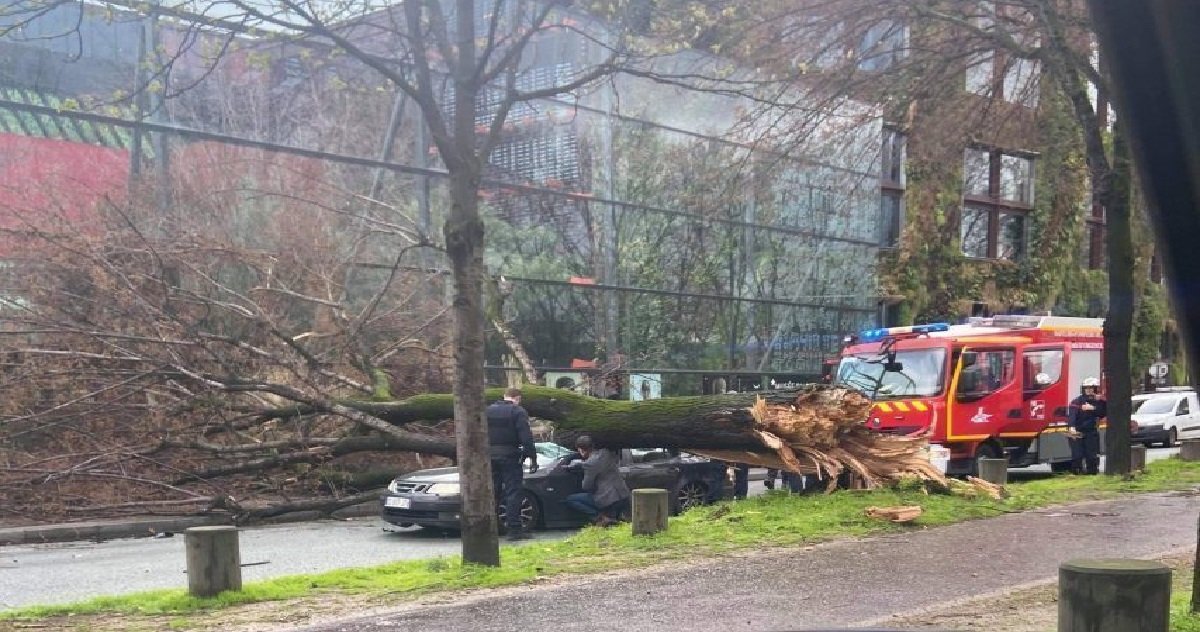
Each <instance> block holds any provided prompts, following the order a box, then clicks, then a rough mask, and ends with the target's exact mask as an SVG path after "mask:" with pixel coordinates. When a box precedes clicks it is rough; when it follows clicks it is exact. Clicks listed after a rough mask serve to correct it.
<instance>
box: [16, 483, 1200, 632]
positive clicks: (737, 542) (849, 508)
mask: <svg viewBox="0 0 1200 632" xmlns="http://www.w3.org/2000/svg"><path fill="white" fill-rule="evenodd" d="M1197 484H1200V464H1197V463H1184V462H1181V461H1179V460H1177V459H1170V460H1163V461H1157V462H1155V463H1153V464H1152V465H1151V467H1150V469H1149V471H1148V472H1147V473H1145V474H1144V475H1142V476H1139V477H1138V478H1137V479H1136V480H1133V481H1121V480H1118V479H1114V478H1110V477H1106V476H1095V477H1083V476H1061V477H1054V478H1047V479H1043V480H1036V481H1030V482H1018V483H1013V484H1012V485H1010V486H1009V491H1010V493H1011V497H1010V498H1008V499H1007V500H1005V501H1003V502H996V501H992V500H990V499H980V498H965V497H962V496H948V495H926V494H924V493H923V492H922V491H921V490H919V489H904V488H901V489H892V490H879V491H870V492H837V493H834V494H828V495H811V496H794V495H790V494H786V493H782V492H771V493H768V494H766V495H764V496H760V497H757V498H752V499H749V500H745V501H740V502H735V503H720V504H717V505H714V506H711V507H703V508H700V509H696V510H693V511H690V512H688V513H687V514H685V515H683V516H680V517H677V518H673V519H671V524H670V528H669V529H668V530H667V531H666V532H665V533H661V534H658V535H655V536H650V537H637V538H635V537H633V536H632V535H631V534H630V532H629V529H628V528H615V529H594V528H589V529H584V530H583V531H581V532H580V533H578V534H576V535H573V536H571V537H570V538H567V539H565V540H559V541H555V542H547V543H540V542H535V543H532V544H528V545H523V546H519V547H503V548H502V551H501V561H502V565H501V566H500V567H499V568H488V567H478V566H472V565H463V564H462V563H461V561H460V560H459V559H458V558H437V559H430V560H408V561H403V562H395V563H391V564H385V565H382V566H375V567H370V568H355V569H345V570H336V571H330V572H326V573H319V574H312V575H293V576H289V577H280V578H276V579H270V580H265V581H261V582H254V583H250V584H247V585H245V586H244V587H243V590H241V591H239V592H226V593H222V594H220V595H218V596H216V597H213V598H208V599H199V598H195V597H190V596H188V595H187V592H186V591H185V590H183V589H178V590H155V591H149V592H142V593H136V594H130V595H122V596H119V597H101V598H96V599H90V600H88V601H83V602H80V603H75V604H68V605H62V606H35V607H29V608H22V609H19V610H14V611H10V612H6V613H0V620H4V619H9V620H12V619H41V618H46V617H52V616H63V615H85V614H100V613H120V614H159V615H179V614H187V613H193V612H199V611H205V610H217V609H222V608H228V607H230V606H235V605H238V604H246V603H253V602H263V601H277V600H287V599H297V598H304V597H319V596H321V595H326V594H330V593H337V592H342V593H352V594H373V595H379V596H381V597H384V596H388V595H393V596H397V595H399V596H415V595H421V594H426V593H430V592H439V591H447V590H458V589H468V588H489V587H497V586H511V585H515V584H523V583H529V582H532V581H535V580H537V579H539V578H545V577H552V576H556V575H563V574H586V573H595V572H600V571H604V570H609V569H615V568H639V567H645V566H649V565H652V564H656V563H659V562H663V561H666V560H671V559H684V558H701V557H709V556H713V555H720V554H725V553H730V552H734V551H740V550H747V549H759V548H763V547H771V546H792V545H800V544H806V543H813V542H820V541H827V540H832V539H837V538H845V537H851V536H862V535H867V534H872V533H881V532H887V531H899V530H907V529H914V528H919V527H922V526H937V525H945V524H950V523H954V522H961V521H963V520H969V519H974V518H982V517H989V516H995V515H998V514H999V513H1003V512H1011V511H1021V510H1026V509H1032V508H1036V507H1044V506H1047V505H1053V504H1060V503H1066V502H1077V501H1082V500H1092V499H1103V498H1112V497H1114V496H1117V495H1119V494H1123V493H1130V492H1149V491H1162V490H1169V489H1182V488H1188V487H1192V486H1195V485H1197ZM872 505H875V506H890V505H921V506H922V508H923V509H924V513H923V514H922V516H921V517H920V518H919V519H918V520H917V521H916V522H915V523H912V524H911V525H894V524H891V523H887V522H881V521H878V520H873V519H869V518H866V517H865V516H864V515H863V510H864V509H865V508H866V507H869V506H872ZM176 621H178V622H179V624H180V625H183V624H186V619H177V620H176ZM1179 629H1182V630H1193V629H1194V630H1196V632H1200V625H1198V627H1196V628H1179Z"/></svg>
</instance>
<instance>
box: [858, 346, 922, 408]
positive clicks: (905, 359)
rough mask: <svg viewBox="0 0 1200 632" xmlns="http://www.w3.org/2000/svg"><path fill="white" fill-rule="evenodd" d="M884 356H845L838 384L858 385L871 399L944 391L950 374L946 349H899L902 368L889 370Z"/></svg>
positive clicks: (916, 395)
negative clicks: (946, 378) (945, 382)
mask: <svg viewBox="0 0 1200 632" xmlns="http://www.w3.org/2000/svg"><path fill="white" fill-rule="evenodd" d="M887 362H888V360H887V358H886V357H884V356H880V355H876V354H863V355H857V356H847V357H844V358H842V362H841V364H839V365H838V371H837V383H838V384H844V385H846V386H851V387H854V388H857V389H859V390H861V391H863V392H864V393H866V394H867V395H870V396H871V399H888V398H893V397H923V396H929V395H937V394H938V393H940V392H942V384H943V383H944V381H945V377H946V350H945V349H941V348H938V349H910V350H905V351H897V352H896V362H897V363H898V364H900V365H901V366H902V368H901V369H900V370H899V371H887V370H885V368H884V365H886V364H887Z"/></svg>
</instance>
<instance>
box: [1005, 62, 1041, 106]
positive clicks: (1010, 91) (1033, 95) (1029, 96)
mask: <svg viewBox="0 0 1200 632" xmlns="http://www.w3.org/2000/svg"><path fill="white" fill-rule="evenodd" d="M1041 74H1042V67H1041V65H1040V64H1039V62H1038V61H1037V60H1035V59H1022V58H1020V57H1011V56H1010V57H1009V59H1008V65H1007V67H1006V68H1005V69H1004V79H1003V88H1004V100H1005V101H1008V102H1010V103H1019V104H1021V105H1024V106H1025V107H1030V108H1033V107H1037V104H1038V90H1039V89H1040V83H1041V81H1040V80H1041Z"/></svg>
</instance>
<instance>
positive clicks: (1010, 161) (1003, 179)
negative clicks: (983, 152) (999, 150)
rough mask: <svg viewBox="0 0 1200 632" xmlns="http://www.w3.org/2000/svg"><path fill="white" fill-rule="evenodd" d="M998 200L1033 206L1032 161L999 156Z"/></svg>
mask: <svg viewBox="0 0 1200 632" xmlns="http://www.w3.org/2000/svg"><path fill="white" fill-rule="evenodd" d="M1000 199H1002V200H1005V201H1008V202H1020V203H1021V204H1026V205H1030V204H1033V160H1032V159H1030V158H1024V157H1021V156H1011V155H1008V154H1000Z"/></svg>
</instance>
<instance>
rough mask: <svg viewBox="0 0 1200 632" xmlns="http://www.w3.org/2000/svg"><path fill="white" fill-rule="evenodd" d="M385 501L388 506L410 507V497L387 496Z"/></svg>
mask: <svg viewBox="0 0 1200 632" xmlns="http://www.w3.org/2000/svg"><path fill="white" fill-rule="evenodd" d="M385 502H386V503H387V506H388V507H395V508H396V509H408V508H409V507H412V499H411V498H397V497H395V496H388V499H387V501H385Z"/></svg>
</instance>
